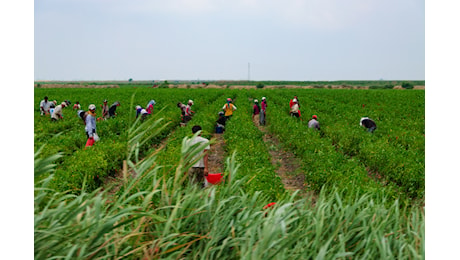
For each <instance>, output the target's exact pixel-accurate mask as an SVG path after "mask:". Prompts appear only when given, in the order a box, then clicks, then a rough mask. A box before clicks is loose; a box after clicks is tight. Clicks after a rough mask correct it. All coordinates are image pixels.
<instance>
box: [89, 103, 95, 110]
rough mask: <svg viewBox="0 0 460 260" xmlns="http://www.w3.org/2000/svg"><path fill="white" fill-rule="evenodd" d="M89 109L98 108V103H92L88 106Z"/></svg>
mask: <svg viewBox="0 0 460 260" xmlns="http://www.w3.org/2000/svg"><path fill="white" fill-rule="evenodd" d="M88 109H89V110H96V105H94V104H91V105H89V106H88Z"/></svg>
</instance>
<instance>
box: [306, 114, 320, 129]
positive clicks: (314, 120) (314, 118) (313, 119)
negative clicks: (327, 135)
mask: <svg viewBox="0 0 460 260" xmlns="http://www.w3.org/2000/svg"><path fill="white" fill-rule="evenodd" d="M308 128H313V129H316V130H320V128H319V122H318V116H317V115H313V116H312V117H311V119H310V121H308Z"/></svg>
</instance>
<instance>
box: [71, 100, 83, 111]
mask: <svg viewBox="0 0 460 260" xmlns="http://www.w3.org/2000/svg"><path fill="white" fill-rule="evenodd" d="M72 109H73V110H80V109H81V106H80V102H78V101H76V102H75V105H73V108H72Z"/></svg>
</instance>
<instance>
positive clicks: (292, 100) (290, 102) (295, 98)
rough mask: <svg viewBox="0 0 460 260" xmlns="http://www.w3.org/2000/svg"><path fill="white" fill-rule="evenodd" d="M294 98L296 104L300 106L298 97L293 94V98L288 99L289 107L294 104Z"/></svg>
mask: <svg viewBox="0 0 460 260" xmlns="http://www.w3.org/2000/svg"><path fill="white" fill-rule="evenodd" d="M294 100H296V102H297V106H299V108H300V104H299V99H298V98H297V96H294V98H293V99H291V100H290V101H289V107H290V108H291V107H292V106H293V105H294Z"/></svg>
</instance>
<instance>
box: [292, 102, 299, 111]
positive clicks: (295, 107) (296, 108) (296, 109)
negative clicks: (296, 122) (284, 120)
mask: <svg viewBox="0 0 460 260" xmlns="http://www.w3.org/2000/svg"><path fill="white" fill-rule="evenodd" d="M291 112H293V113H297V112H299V105H298V104H297V103H295V104H294V105H292V107H291Z"/></svg>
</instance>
